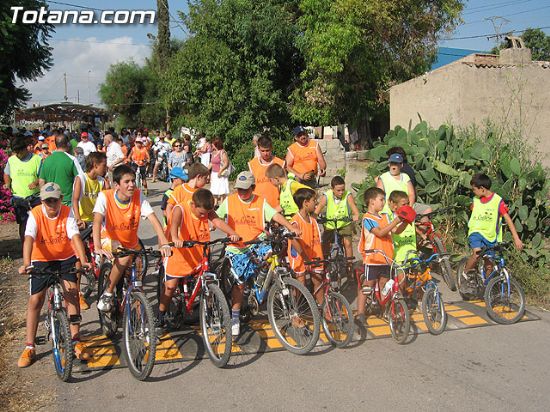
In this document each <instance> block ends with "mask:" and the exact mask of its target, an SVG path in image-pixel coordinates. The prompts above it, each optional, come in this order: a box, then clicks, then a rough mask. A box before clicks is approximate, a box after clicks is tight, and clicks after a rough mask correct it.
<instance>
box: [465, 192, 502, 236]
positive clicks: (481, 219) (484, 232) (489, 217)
mask: <svg viewBox="0 0 550 412" xmlns="http://www.w3.org/2000/svg"><path fill="white" fill-rule="evenodd" d="M501 201H502V198H501V197H500V196H499V195H497V194H496V193H495V194H493V197H492V198H491V200H489V202H487V203H481V199H479V198H478V197H474V208H473V210H472V216H470V220H469V221H468V236H470V235H471V234H472V233H479V234H480V235H481V236H483V237H484V238H485V239H487V240H488V241H489V242H495V241H498V242H501V241H502V219H501V218H500V216H499V215H498V208H499V206H500V202H501Z"/></svg>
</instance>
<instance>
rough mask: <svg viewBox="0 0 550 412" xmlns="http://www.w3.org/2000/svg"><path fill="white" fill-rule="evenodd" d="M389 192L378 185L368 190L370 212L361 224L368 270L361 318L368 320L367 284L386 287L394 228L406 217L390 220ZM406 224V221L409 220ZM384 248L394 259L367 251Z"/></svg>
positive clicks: (360, 303) (361, 242)
mask: <svg viewBox="0 0 550 412" xmlns="http://www.w3.org/2000/svg"><path fill="white" fill-rule="evenodd" d="M385 197H386V194H385V193H384V191H383V190H382V189H380V188H378V187H371V188H369V189H367V190H366V191H365V194H364V200H365V204H366V205H367V213H365V214H364V215H363V221H362V224H361V237H360V239H359V245H358V249H359V252H360V253H361V254H362V255H363V263H364V264H365V272H364V274H363V276H362V277H361V278H362V284H361V283H359V284H358V285H357V286H358V288H357V320H358V321H359V322H360V323H361V324H364V323H365V319H366V317H365V309H366V308H365V304H366V300H367V297H366V295H365V294H363V291H362V289H363V287H367V286H368V287H371V288H372V287H374V286H375V284H376V281H377V280H378V279H380V281H379V285H378V286H379V287H380V290H382V288H383V287H384V285H385V284H386V282H387V281H388V280H389V277H390V270H391V259H393V242H392V238H391V234H392V231H393V230H394V229H395V228H396V227H397V226H398V225H400V224H401V223H403V221H402V220H401V218H400V217H399V216H396V217H395V219H394V220H393V221H392V222H391V223H390V220H389V217H388V215H387V214H383V213H380V212H382V209H384V204H385V200H384V199H385ZM405 224H406V222H405ZM369 249H376V250H381V251H383V252H384V253H385V255H386V256H387V257H388V258H389V259H390V260H389V261H388V260H386V257H385V256H384V255H383V254H382V253H380V252H375V253H366V252H365V251H366V250H369Z"/></svg>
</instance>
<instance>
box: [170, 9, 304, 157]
mask: <svg viewBox="0 0 550 412" xmlns="http://www.w3.org/2000/svg"><path fill="white" fill-rule="evenodd" d="M295 12H296V2H293V1H281V0H267V1H264V2H257V1H253V0H226V1H215V0H202V1H195V2H192V3H190V5H189V12H188V14H181V16H182V19H183V20H184V22H185V24H186V26H187V28H188V30H189V32H190V38H189V39H188V40H187V41H186V42H185V43H184V45H183V47H182V48H181V49H180V50H179V51H178V53H176V54H175V55H174V58H173V59H172V61H171V64H170V67H169V68H168V70H167V74H166V77H165V79H164V80H163V82H162V85H163V88H164V92H165V93H166V95H167V96H169V99H170V100H171V101H184V103H183V108H182V112H181V114H180V117H179V119H178V122H179V123H180V124H185V125H186V126H189V127H193V128H196V129H198V130H202V131H204V132H206V133H207V134H209V135H220V136H222V137H224V138H225V141H226V143H227V146H228V148H229V149H230V150H235V149H236V148H238V147H239V146H240V145H241V144H242V143H243V142H245V141H248V140H250V138H251V136H252V134H253V133H255V132H257V131H259V130H262V128H263V127H264V126H265V127H270V128H271V130H272V132H273V131H276V130H282V129H288V125H289V123H290V121H291V119H290V114H289V108H288V99H287V98H288V95H289V92H290V91H291V90H292V87H293V85H294V84H295V83H297V82H298V81H299V78H298V77H297V73H299V70H297V69H299V68H300V67H301V63H302V59H301V56H300V55H299V53H298V50H297V49H296V47H295V46H294V39H295V38H296V37H297V36H298V35H299V33H298V31H297V26H296V25H295V24H294V21H295ZM273 134H275V135H277V133H276V132H275V133H273Z"/></svg>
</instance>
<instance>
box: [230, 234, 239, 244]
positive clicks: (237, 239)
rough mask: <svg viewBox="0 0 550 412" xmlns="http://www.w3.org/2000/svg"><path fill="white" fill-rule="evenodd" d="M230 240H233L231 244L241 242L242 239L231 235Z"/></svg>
mask: <svg viewBox="0 0 550 412" xmlns="http://www.w3.org/2000/svg"><path fill="white" fill-rule="evenodd" d="M229 239H231V242H233V243H236V242H238V241H240V240H241V237H240V236H239V235H229Z"/></svg>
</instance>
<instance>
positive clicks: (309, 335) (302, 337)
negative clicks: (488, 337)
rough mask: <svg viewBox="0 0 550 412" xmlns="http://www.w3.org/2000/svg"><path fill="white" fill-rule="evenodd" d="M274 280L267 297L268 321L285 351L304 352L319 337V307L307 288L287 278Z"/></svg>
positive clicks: (310, 348) (313, 345) (313, 344)
mask: <svg viewBox="0 0 550 412" xmlns="http://www.w3.org/2000/svg"><path fill="white" fill-rule="evenodd" d="M283 282H284V283H283V284H282V285H281V284H279V283H275V284H274V285H272V286H271V288H270V290H269V295H268V296H267V315H268V318H269V323H270V324H271V327H272V328H273V331H274V332H275V335H276V336H277V339H279V342H281V344H282V345H283V346H284V347H285V349H286V350H288V351H289V352H292V353H295V354H297V355H305V354H306V353H308V352H310V351H311V350H312V349H313V348H314V347H315V345H316V344H317V341H318V340H319V323H320V320H319V310H318V309H317V304H316V303H315V300H314V299H313V296H312V295H311V293H310V292H309V291H308V290H307V288H306V287H305V286H304V285H302V284H301V283H300V282H298V281H297V280H296V279H292V278H291V277H285V278H284V279H283Z"/></svg>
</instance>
